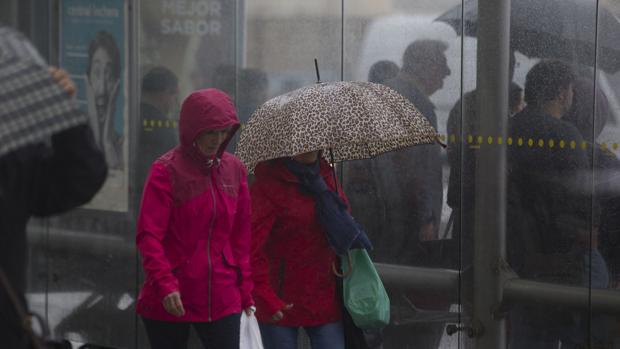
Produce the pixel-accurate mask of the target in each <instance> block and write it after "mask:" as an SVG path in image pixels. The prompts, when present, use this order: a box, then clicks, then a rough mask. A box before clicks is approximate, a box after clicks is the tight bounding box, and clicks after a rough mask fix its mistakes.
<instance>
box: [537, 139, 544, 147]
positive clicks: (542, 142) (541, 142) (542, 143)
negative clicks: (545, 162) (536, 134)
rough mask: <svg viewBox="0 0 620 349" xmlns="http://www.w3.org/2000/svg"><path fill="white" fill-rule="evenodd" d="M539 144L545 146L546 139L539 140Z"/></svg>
mask: <svg viewBox="0 0 620 349" xmlns="http://www.w3.org/2000/svg"><path fill="white" fill-rule="evenodd" d="M538 146H539V147H541V148H543V147H544V146H545V141H544V140H543V139H539V140H538Z"/></svg>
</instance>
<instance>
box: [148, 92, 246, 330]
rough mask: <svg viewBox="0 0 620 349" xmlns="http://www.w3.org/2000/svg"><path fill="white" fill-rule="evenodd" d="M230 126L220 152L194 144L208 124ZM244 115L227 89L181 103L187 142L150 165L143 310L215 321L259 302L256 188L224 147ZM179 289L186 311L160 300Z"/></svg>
mask: <svg viewBox="0 0 620 349" xmlns="http://www.w3.org/2000/svg"><path fill="white" fill-rule="evenodd" d="M229 126H230V127H232V130H231V132H230V135H229V137H228V138H227V140H226V141H225V142H224V143H223V144H222V146H221V147H220V150H219V152H218V153H217V155H216V156H215V157H214V158H207V157H206V156H204V155H203V154H202V153H201V152H200V151H199V150H198V148H196V146H195V145H194V140H195V138H196V137H197V136H198V135H199V134H200V133H201V132H203V131H205V130H209V129H221V128H225V127H229ZM238 128H239V121H238V119H237V115H236V113H235V108H234V106H233V105H232V103H231V101H230V99H229V98H228V96H226V95H225V94H224V93H223V92H221V91H219V90H216V89H206V90H200V91H197V92H194V93H193V94H191V95H190V96H189V97H188V98H187V99H186V100H185V102H184V103H183V106H182V109H181V117H180V122H179V133H180V139H181V145H179V146H177V147H176V148H174V149H172V150H170V151H169V152H167V153H166V154H164V155H163V156H162V157H160V158H159V159H158V160H156V161H155V162H154V164H153V165H152V167H151V171H150V174H149V177H148V179H147V181H146V185H145V187H144V194H143V196H142V205H141V208H140V215H139V217H138V227H137V237H136V243H137V246H138V249H139V250H140V254H141V256H142V263H143V266H144V270H145V272H146V280H145V282H144V285H143V287H142V290H141V292H140V296H139V298H138V310H137V311H138V313H139V314H140V315H142V316H144V317H146V318H149V319H155V320H163V321H191V322H207V321H214V320H217V319H219V318H221V317H223V316H226V315H230V314H233V313H239V312H240V311H241V309H242V308H246V307H248V306H250V305H252V304H253V300H252V298H251V290H252V281H251V276H250V263H249V262H250V261H249V259H250V258H249V253H250V241H251V237H250V195H249V190H248V187H247V182H246V171H245V169H244V167H243V165H242V164H241V162H240V161H239V160H238V159H237V158H235V157H234V156H233V155H231V154H229V153H227V152H225V151H224V149H225V148H226V145H227V144H228V142H229V141H230V139H231V138H232V136H233V134H234V132H235V131H236V130H237V129H238ZM174 291H179V292H180V294H181V301H182V302H183V306H184V308H185V315H184V316H182V317H176V316H173V315H171V314H169V313H168V312H166V311H165V309H164V307H163V304H162V300H163V298H164V297H165V296H166V295H168V294H170V293H171V292H174Z"/></svg>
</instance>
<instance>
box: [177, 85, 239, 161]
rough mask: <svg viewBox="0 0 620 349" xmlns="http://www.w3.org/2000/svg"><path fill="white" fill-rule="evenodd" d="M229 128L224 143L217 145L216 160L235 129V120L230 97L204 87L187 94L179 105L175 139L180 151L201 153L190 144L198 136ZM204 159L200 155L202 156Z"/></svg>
mask: <svg viewBox="0 0 620 349" xmlns="http://www.w3.org/2000/svg"><path fill="white" fill-rule="evenodd" d="M229 126H231V127H232V129H231V131H230V133H229V135H228V137H227V138H226V140H225V141H224V142H223V143H222V145H221V146H220V149H219V150H218V152H217V155H216V157H217V158H221V156H222V153H223V152H224V150H225V149H226V147H227V146H228V143H229V142H230V140H231V139H232V137H233V135H234V134H235V132H237V130H238V129H239V119H238V118H237V113H236V112H235V106H234V105H233V103H232V101H231V100H230V97H228V95H227V94H226V93H224V92H222V91H220V90H218V89H215V88H208V89H202V90H198V91H195V92H193V93H192V94H190V95H189V96H188V97H187V98H186V99H185V101H183V105H182V106H181V115H180V119H179V139H180V141H181V148H182V149H184V150H185V151H189V152H191V153H194V154H196V153H197V154H200V155H202V153H201V152H200V151H199V150H198V149H197V148H196V146H195V145H194V140H195V139H196V137H198V135H200V134H201V133H202V132H204V131H206V130H214V129H222V128H226V127H229ZM202 156H204V155H202Z"/></svg>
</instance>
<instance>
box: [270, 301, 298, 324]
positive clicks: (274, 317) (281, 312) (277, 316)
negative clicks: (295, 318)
mask: <svg viewBox="0 0 620 349" xmlns="http://www.w3.org/2000/svg"><path fill="white" fill-rule="evenodd" d="M292 307H293V304H287V305H285V306H284V308H282V310H278V311H277V312H276V313H275V314H273V315H272V316H271V320H273V321H274V322H276V321H280V320H282V319H283V318H284V312H285V311H287V310H290V309H291V308H292Z"/></svg>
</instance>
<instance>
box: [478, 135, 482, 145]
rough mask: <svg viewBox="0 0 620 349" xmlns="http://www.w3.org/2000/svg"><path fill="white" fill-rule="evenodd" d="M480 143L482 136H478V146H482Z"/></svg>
mask: <svg viewBox="0 0 620 349" xmlns="http://www.w3.org/2000/svg"><path fill="white" fill-rule="evenodd" d="M482 141H483V139H482V136H478V144H482Z"/></svg>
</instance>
